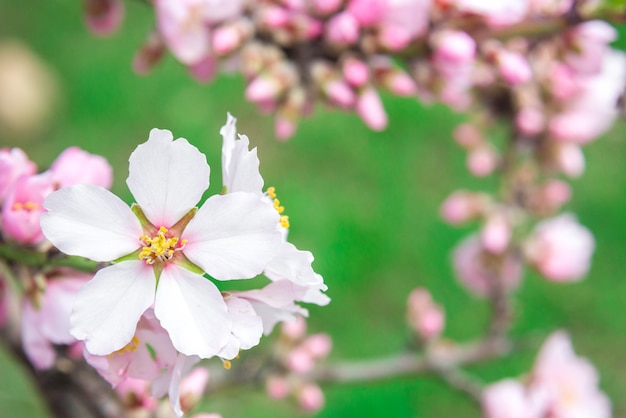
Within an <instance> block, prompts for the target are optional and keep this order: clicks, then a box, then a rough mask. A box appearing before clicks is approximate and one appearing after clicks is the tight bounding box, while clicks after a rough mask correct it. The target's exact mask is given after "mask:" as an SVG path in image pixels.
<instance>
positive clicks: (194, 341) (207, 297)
mask: <svg viewBox="0 0 626 418" xmlns="http://www.w3.org/2000/svg"><path fill="white" fill-rule="evenodd" d="M154 313H155V315H156V317H157V318H159V321H161V325H162V326H163V328H165V329H166V330H167V332H168V333H169V334H170V338H171V339H172V343H173V344H174V347H176V349H177V350H178V351H180V352H181V353H183V354H186V355H188V356H192V355H197V356H200V357H202V358H209V357H212V356H214V355H215V354H216V353H217V352H218V351H219V350H220V349H221V348H222V347H223V346H224V345H225V344H226V342H227V341H228V337H229V335H230V331H231V325H232V321H231V319H230V317H229V316H228V312H227V308H226V304H225V303H224V299H222V295H221V294H220V292H219V290H218V289H217V287H215V285H214V284H213V283H211V281H210V280H208V279H206V278H204V277H202V276H200V275H198V274H195V273H192V272H190V271H188V270H185V269H183V268H181V267H178V266H176V265H169V266H166V268H165V269H164V270H163V272H162V273H161V278H160V279H159V286H158V288H157V294H156V300H155V303H154Z"/></svg>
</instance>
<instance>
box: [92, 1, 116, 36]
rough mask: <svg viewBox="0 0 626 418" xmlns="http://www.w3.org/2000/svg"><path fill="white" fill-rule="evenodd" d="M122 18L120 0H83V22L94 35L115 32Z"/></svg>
mask: <svg viewBox="0 0 626 418" xmlns="http://www.w3.org/2000/svg"><path fill="white" fill-rule="evenodd" d="M123 19H124V4H123V3H122V2H121V1H120V0H85V22H86V23H87V27H88V28H89V29H90V30H91V31H92V32H93V33H94V34H96V35H100V36H107V35H111V34H113V33H115V32H116V31H117V30H118V29H119V27H120V25H121V24H122V20H123Z"/></svg>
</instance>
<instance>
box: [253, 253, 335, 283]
mask: <svg viewBox="0 0 626 418" xmlns="http://www.w3.org/2000/svg"><path fill="white" fill-rule="evenodd" d="M311 263H313V254H311V253H310V252H309V251H300V250H298V249H297V248H296V247H295V246H294V245H293V244H291V243H289V242H285V243H283V245H282V246H281V248H280V252H279V253H278V255H277V256H276V257H274V258H273V259H272V261H270V263H269V264H268V266H267V267H266V268H265V271H264V273H265V275H266V276H267V277H268V278H269V279H270V280H272V281H278V280H289V281H291V282H293V283H295V284H298V285H300V286H311V285H320V284H322V283H323V279H322V276H320V275H319V274H316V273H315V272H314V271H313V267H312V266H311Z"/></svg>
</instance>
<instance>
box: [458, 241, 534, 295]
mask: <svg viewBox="0 0 626 418" xmlns="http://www.w3.org/2000/svg"><path fill="white" fill-rule="evenodd" d="M488 257H490V255H489V254H488V253H486V252H485V249H484V248H483V246H482V244H481V241H480V238H479V237H478V236H476V235H471V236H469V237H467V238H466V239H465V240H463V241H461V243H460V244H459V245H457V247H456V248H455V249H454V254H453V264H454V270H455V272H456V275H457V277H458V278H459V281H460V282H461V284H462V285H463V286H465V287H466V288H467V290H469V291H470V292H472V293H473V294H474V295H476V296H480V297H485V296H487V295H489V294H490V293H491V292H492V289H493V288H494V286H495V281H496V280H501V283H500V285H501V286H503V287H504V289H505V290H507V291H511V290H514V289H515V288H517V286H518V285H519V282H520V280H521V278H522V264H521V262H520V260H518V259H517V258H515V256H513V255H511V254H505V255H503V256H499V257H504V259H502V260H501V263H500V267H499V271H496V272H494V271H491V269H490V268H489V267H488V266H487V263H488Z"/></svg>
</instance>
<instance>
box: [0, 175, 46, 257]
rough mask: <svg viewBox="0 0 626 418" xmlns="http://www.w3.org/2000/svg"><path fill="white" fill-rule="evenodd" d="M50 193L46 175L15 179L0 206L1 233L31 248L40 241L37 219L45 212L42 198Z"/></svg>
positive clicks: (40, 232)
mask: <svg viewBox="0 0 626 418" xmlns="http://www.w3.org/2000/svg"><path fill="white" fill-rule="evenodd" d="M52 190H53V185H52V179H51V177H50V176H49V175H46V174H38V175H32V176H22V177H20V178H19V179H17V181H15V182H14V183H13V185H12V187H11V188H10V189H9V190H8V193H7V196H6V199H5V201H4V205H3V206H2V229H3V232H4V233H5V234H6V235H7V236H8V237H10V238H12V239H14V240H16V241H18V242H21V243H22V244H31V245H34V244H39V243H40V242H41V241H43V240H44V235H43V233H42V231H41V227H40V225H39V222H40V221H39V220H40V217H41V215H42V213H43V212H44V206H43V202H44V199H45V198H46V196H47V195H48V194H49V193H50V192H52Z"/></svg>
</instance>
